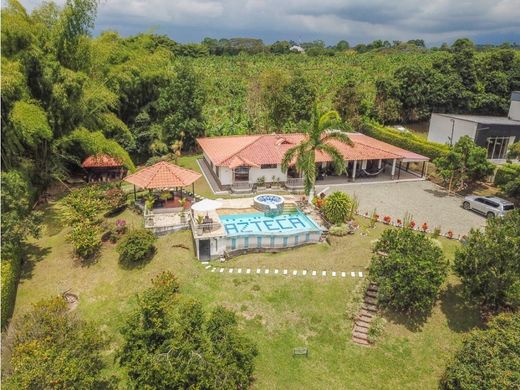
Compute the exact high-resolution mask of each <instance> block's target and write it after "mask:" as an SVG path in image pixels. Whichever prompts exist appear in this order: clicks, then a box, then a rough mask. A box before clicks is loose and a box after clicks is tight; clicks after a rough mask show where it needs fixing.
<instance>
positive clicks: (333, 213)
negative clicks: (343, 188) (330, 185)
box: [323, 191, 352, 224]
mask: <svg viewBox="0 0 520 390" xmlns="http://www.w3.org/2000/svg"><path fill="white" fill-rule="evenodd" d="M351 207H352V198H351V197H350V196H348V195H347V194H345V193H344V192H340V191H336V192H333V193H332V194H330V195H329V196H327V198H326V201H325V205H323V213H324V215H325V218H326V219H327V220H328V221H329V222H330V223H333V224H340V223H343V222H346V220H347V218H348V216H349V214H350V209H351Z"/></svg>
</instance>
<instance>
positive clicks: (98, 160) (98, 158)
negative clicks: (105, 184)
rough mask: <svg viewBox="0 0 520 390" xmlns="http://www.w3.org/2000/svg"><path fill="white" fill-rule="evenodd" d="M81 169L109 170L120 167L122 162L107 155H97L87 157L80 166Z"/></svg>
mask: <svg viewBox="0 0 520 390" xmlns="http://www.w3.org/2000/svg"><path fill="white" fill-rule="evenodd" d="M81 166H82V167H83V168H111V167H122V166H123V162H122V161H121V160H119V159H118V158H116V157H112V156H109V155H107V154H97V155H95V156H88V157H87V158H86V159H85V161H83V163H82V164H81Z"/></svg>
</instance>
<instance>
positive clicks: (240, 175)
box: [234, 167, 249, 181]
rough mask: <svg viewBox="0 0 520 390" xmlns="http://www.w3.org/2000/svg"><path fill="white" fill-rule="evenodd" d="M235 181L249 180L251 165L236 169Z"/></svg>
mask: <svg viewBox="0 0 520 390" xmlns="http://www.w3.org/2000/svg"><path fill="white" fill-rule="evenodd" d="M234 175H235V181H249V167H238V168H236V169H235V171H234Z"/></svg>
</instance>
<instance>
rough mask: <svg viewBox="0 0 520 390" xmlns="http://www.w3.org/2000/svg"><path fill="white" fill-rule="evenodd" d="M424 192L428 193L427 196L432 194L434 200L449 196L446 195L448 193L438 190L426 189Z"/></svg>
mask: <svg viewBox="0 0 520 390" xmlns="http://www.w3.org/2000/svg"><path fill="white" fill-rule="evenodd" d="M424 191H425V192H428V193H429V194H432V195H433V196H435V197H436V198H446V197H448V196H450V195H449V194H448V191H445V190H440V189H429V188H427V189H425V190H424Z"/></svg>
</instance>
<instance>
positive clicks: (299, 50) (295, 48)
mask: <svg viewBox="0 0 520 390" xmlns="http://www.w3.org/2000/svg"><path fill="white" fill-rule="evenodd" d="M289 50H290V51H293V52H295V53H305V49H304V48H303V47H301V46H298V45H294V46H291V47H290V48H289Z"/></svg>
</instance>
